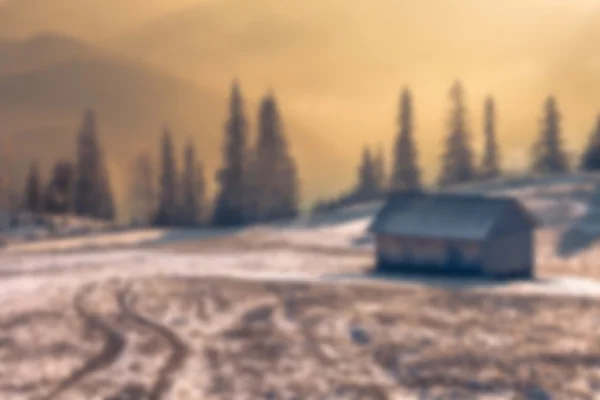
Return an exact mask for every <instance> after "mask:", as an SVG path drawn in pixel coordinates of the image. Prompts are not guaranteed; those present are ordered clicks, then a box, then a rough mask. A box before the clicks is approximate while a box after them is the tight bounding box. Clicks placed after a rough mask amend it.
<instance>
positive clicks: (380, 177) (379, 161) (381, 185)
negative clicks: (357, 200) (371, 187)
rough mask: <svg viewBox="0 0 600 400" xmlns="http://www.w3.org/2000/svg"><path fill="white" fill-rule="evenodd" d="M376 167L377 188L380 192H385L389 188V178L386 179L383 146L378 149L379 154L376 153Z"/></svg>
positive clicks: (374, 161)
mask: <svg viewBox="0 0 600 400" xmlns="http://www.w3.org/2000/svg"><path fill="white" fill-rule="evenodd" d="M373 163H374V169H375V171H374V172H375V182H376V185H377V190H378V191H379V192H383V191H384V190H386V189H387V179H386V170H385V157H384V155H383V146H379V148H378V149H377V154H376V155H375V159H374V160H373Z"/></svg>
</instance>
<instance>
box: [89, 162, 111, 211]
mask: <svg viewBox="0 0 600 400" xmlns="http://www.w3.org/2000/svg"><path fill="white" fill-rule="evenodd" d="M98 182H99V191H100V196H99V199H98V200H99V204H98V210H97V211H96V212H95V213H94V215H93V216H95V217H96V218H100V219H104V220H107V221H113V220H114V219H115V217H116V207H115V201H114V198H113V191H112V186H111V184H110V179H109V172H108V167H107V165H106V163H105V162H104V157H103V156H102V154H101V155H100V176H99V178H98Z"/></svg>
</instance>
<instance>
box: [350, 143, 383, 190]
mask: <svg viewBox="0 0 600 400" xmlns="http://www.w3.org/2000/svg"><path fill="white" fill-rule="evenodd" d="M377 178H378V177H377V168H376V164H375V162H374V160H373V156H372V154H371V150H370V149H369V148H368V147H367V146H365V147H364V148H363V153H362V159H361V163H360V166H359V167H358V182H357V185H356V189H355V196H356V197H357V199H363V198H368V197H370V196H373V195H375V194H376V193H378V189H379V187H378V185H377Z"/></svg>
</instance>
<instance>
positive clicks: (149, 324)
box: [117, 288, 189, 400]
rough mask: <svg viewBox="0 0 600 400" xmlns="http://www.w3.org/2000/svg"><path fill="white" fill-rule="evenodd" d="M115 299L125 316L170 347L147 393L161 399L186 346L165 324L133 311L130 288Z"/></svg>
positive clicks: (150, 399) (153, 399)
mask: <svg viewBox="0 0 600 400" xmlns="http://www.w3.org/2000/svg"><path fill="white" fill-rule="evenodd" d="M117 300H118V302H119V306H120V307H121V309H122V310H123V312H124V313H125V315H126V316H127V317H129V318H131V320H132V321H134V322H135V323H137V324H138V325H140V326H142V327H144V328H147V329H148V330H151V331H153V332H155V333H156V334H157V335H159V336H160V337H161V338H162V339H163V340H164V341H165V342H166V343H167V344H168V346H169V347H170V348H171V354H170V355H169V357H168V358H167V360H166V361H165V363H164V364H163V366H162V367H161V369H160V370H159V372H158V377H157V378H156V381H155V382H154V384H153V385H152V387H151V388H150V390H149V393H148V400H161V399H163V398H164V397H165V394H166V393H167V392H168V391H169V389H170V388H171V386H172V384H173V379H174V377H175V375H176V374H177V372H178V371H179V370H180V369H181V368H182V367H183V365H184V363H185V361H186V359H187V357H188V355H189V349H188V346H187V345H186V344H185V342H184V341H183V340H181V339H180V338H179V336H177V334H175V332H173V331H172V330H171V329H169V328H168V327H166V326H165V325H162V324H160V323H158V322H155V321H153V320H151V319H149V318H147V317H145V316H143V315H141V314H139V313H138V312H137V311H135V309H134V307H133V305H132V303H133V302H135V297H134V295H133V294H132V293H131V290H130V288H127V289H125V290H123V291H121V292H120V293H119V294H118V296H117Z"/></svg>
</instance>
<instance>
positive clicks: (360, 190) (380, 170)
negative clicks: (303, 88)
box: [315, 81, 600, 209]
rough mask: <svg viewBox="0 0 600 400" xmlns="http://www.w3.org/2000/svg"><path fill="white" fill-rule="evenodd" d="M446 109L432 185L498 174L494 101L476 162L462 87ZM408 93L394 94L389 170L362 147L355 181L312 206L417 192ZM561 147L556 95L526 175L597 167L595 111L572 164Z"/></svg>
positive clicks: (599, 139) (548, 103)
mask: <svg viewBox="0 0 600 400" xmlns="http://www.w3.org/2000/svg"><path fill="white" fill-rule="evenodd" d="M449 97H450V105H451V107H450V113H449V119H448V126H447V134H446V137H445V140H444V143H443V152H442V155H441V163H440V164H441V166H440V171H439V174H438V176H437V180H436V184H437V185H438V186H439V187H444V186H449V185H455V184H462V183H468V182H473V181H477V180H490V179H495V178H499V177H501V176H502V175H503V169H502V165H501V154H500V149H499V146H498V142H497V134H496V105H495V101H494V99H493V98H492V97H491V96H488V97H487V98H486V99H485V100H484V118H483V135H484V145H483V154H482V157H481V160H479V161H477V160H476V158H475V150H474V148H473V145H472V143H471V133H470V132H471V131H470V129H469V126H468V124H467V122H466V121H467V108H466V106H465V94H464V88H463V86H462V84H461V82H460V81H456V82H454V84H453V85H452V87H451V89H450V92H449ZM413 118H414V117H413V96H412V92H411V91H410V89H408V88H404V89H403V90H402V92H401V95H400V101H399V107H398V118H397V125H398V127H397V133H396V138H395V142H394V146H393V149H392V152H391V153H392V160H391V166H390V168H389V172H388V171H386V168H385V160H384V156H383V154H384V152H383V150H382V148H381V146H380V147H379V149H378V150H377V152H376V153H375V152H374V151H373V149H372V148H369V147H368V146H365V147H364V149H363V152H362V157H361V160H360V163H359V167H358V170H357V178H356V183H355V185H354V186H353V187H352V188H351V189H350V190H349V191H348V192H347V193H344V194H342V195H341V196H339V197H338V198H335V199H333V200H320V201H319V202H317V204H316V206H315V208H316V209H327V208H331V207H335V206H338V205H342V204H349V203H353V202H356V201H363V200H369V199H374V198H377V197H380V196H381V195H382V194H383V193H385V192H387V191H389V190H420V189H422V188H423V186H424V184H423V179H422V172H421V168H420V166H419V160H418V150H417V146H416V143H415V138H414V124H413ZM572 164H573V163H571V162H570V160H569V155H568V154H567V152H566V150H565V149H564V143H563V138H562V129H561V115H560V112H559V110H558V105H557V102H556V99H555V98H554V97H553V96H549V97H548V98H547V99H546V100H545V102H544V106H543V110H542V118H541V123H540V131H539V133H538V137H537V139H536V140H535V142H534V144H533V146H532V147H531V157H530V165H529V172H530V173H531V174H538V175H539V174H552V173H566V172H570V171H572V170H574V169H576V170H580V171H593V170H600V115H599V116H598V117H597V120H596V124H595V126H594V128H593V129H592V132H591V133H590V134H589V138H588V142H587V145H586V147H585V149H584V151H583V153H582V154H581V155H580V157H579V160H578V161H577V163H576V165H572Z"/></svg>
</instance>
